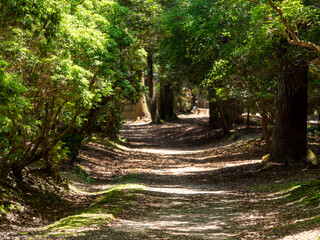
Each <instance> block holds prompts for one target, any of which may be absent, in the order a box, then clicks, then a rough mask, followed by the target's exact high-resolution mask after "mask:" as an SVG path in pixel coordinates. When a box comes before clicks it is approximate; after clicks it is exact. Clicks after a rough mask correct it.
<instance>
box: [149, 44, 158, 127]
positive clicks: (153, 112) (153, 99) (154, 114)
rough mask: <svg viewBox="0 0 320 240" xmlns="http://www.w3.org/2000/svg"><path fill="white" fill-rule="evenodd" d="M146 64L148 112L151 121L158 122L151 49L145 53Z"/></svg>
mask: <svg viewBox="0 0 320 240" xmlns="http://www.w3.org/2000/svg"><path fill="white" fill-rule="evenodd" d="M147 64H148V76H147V85H148V87H149V104H150V114H151V120H152V123H160V118H159V114H158V106H157V98H156V86H155V82H154V77H153V54H152V51H151V50H149V51H148V55H147Z"/></svg>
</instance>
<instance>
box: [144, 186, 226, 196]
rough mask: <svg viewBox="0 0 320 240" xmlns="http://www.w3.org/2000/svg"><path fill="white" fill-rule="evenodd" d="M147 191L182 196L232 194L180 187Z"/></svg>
mask: <svg viewBox="0 0 320 240" xmlns="http://www.w3.org/2000/svg"><path fill="white" fill-rule="evenodd" d="M146 190H147V191H151V192H159V193H171V194H182V195H197V194H216V195H221V194H231V193H230V192H228V191H203V190H196V189H191V188H181V187H180V188H179V187H172V186H170V187H166V186H163V187H148V188H147V189H146Z"/></svg>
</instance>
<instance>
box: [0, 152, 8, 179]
mask: <svg viewBox="0 0 320 240" xmlns="http://www.w3.org/2000/svg"><path fill="white" fill-rule="evenodd" d="M8 173H9V166H8V160H7V159H6V158H5V157H3V158H2V159H1V163H0V183H1V182H4V181H5V180H6V178H7V176H8Z"/></svg>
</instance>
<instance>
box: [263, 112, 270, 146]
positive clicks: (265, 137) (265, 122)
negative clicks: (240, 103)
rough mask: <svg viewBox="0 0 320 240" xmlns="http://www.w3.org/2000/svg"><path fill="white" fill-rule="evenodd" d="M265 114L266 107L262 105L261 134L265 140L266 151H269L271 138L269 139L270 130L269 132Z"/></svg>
mask: <svg viewBox="0 0 320 240" xmlns="http://www.w3.org/2000/svg"><path fill="white" fill-rule="evenodd" d="M267 114H268V111H267V108H266V107H264V108H263V110H262V134H263V138H264V141H265V142H266V148H267V150H268V151H270V148H271V140H270V132H269V126H268V116H267Z"/></svg>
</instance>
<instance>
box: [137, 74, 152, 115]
mask: <svg viewBox="0 0 320 240" xmlns="http://www.w3.org/2000/svg"><path fill="white" fill-rule="evenodd" d="M141 84H142V86H145V81H144V76H143V75H142V76H141ZM149 117H150V112H149V109H148V106H147V100H146V95H145V94H144V93H143V94H142V96H141V97H140V98H139V101H138V102H137V104H136V119H143V118H149Z"/></svg>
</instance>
